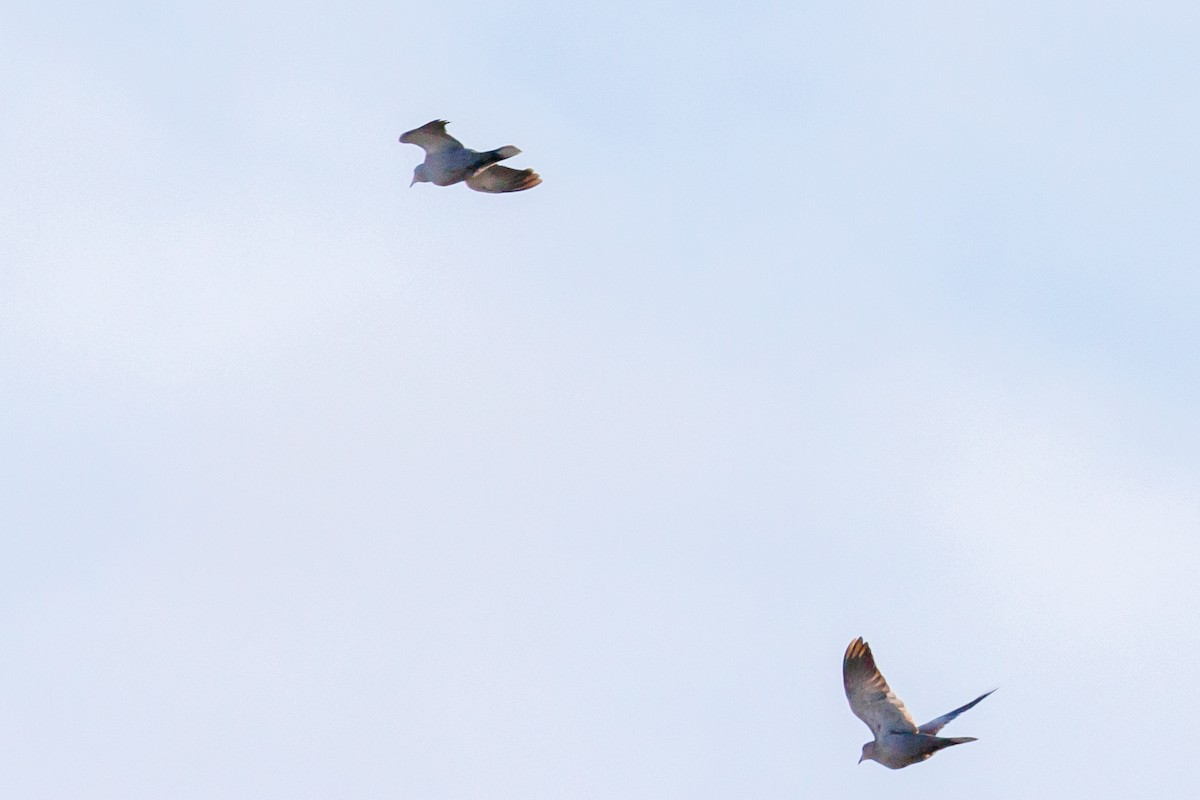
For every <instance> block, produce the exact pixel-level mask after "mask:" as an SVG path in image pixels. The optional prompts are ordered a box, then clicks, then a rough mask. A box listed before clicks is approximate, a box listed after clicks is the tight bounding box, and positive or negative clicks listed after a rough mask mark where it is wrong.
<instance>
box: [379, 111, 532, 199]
mask: <svg viewBox="0 0 1200 800" xmlns="http://www.w3.org/2000/svg"><path fill="white" fill-rule="evenodd" d="M449 124H450V123H448V122H446V121H445V120H444V119H435V120H434V121H433V122H426V123H425V124H424V125H422V126H421V127H419V128H416V129H414V130H411V131H409V132H408V133H405V134H403V135H402V136H401V137H400V141H401V142H403V143H404V144H415V145H417V146H418V147H420V148H421V149H423V150H424V151H425V161H424V163H421V164H417V168H416V169H414V170H413V179H412V183H410V184H409V186H412V185H413V184H415V183H432V184H436V185H437V186H450V185H451V184H454V183H459V182H460V181H466V182H467V186H470V187H471V188H472V189H474V190H475V191H477V192H490V193H493V194H498V193H501V192H521V191H524V190H525V189H532V188H533V187H534V186H537V185H538V184H539V183H541V182H542V179H541V178H540V177H538V174H537V173H536V172H534V171H533V170H531V169H511V168H509V167H502V166H499V165H498V164H497V163H496V162H498V161H503V160H504V159H506V158H512V157H513V156H515V155H517V154H518V153H520V152H521V151H520V150H518V149H517V148H515V147H513V146H512V145H508V146H507V147H501V148H499V149H498V150H488V151H487V152H484V153H477V152H475V151H474V150H471V149H469V148H466V147H463V146H462V143H461V142H459V141H458V140H457V139H455V138H454V137H453V136H451V135H450V134H448V133H446V126H447V125H449Z"/></svg>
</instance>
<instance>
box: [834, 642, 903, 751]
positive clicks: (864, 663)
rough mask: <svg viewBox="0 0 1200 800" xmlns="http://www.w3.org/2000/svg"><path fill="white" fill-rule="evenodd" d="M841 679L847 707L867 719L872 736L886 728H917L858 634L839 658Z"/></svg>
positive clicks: (900, 729)
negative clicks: (840, 658) (841, 657)
mask: <svg viewBox="0 0 1200 800" xmlns="http://www.w3.org/2000/svg"><path fill="white" fill-rule="evenodd" d="M842 681H843V682H844V683H845V685H846V699H847V700H849V701H850V710H851V711H853V712H854V716H856V717H858V718H859V719H861V720H862V721H863V722H865V723H867V727H868V728H870V729H871V732H872V733H873V734H875V738H876V739H879V737H880V736H881V735H883V734H884V733H887V732H888V731H895V732H896V733H916V732H917V723H915V722H913V718H912V715H911V714H909V713H908V709H907V708H905V707H904V703H902V702H900V698H899V697H896V695H895V694H894V693H893V692H892V689H891V687H890V686H888V685H887V681H885V680H884V679H883V676H882V675H880V674H879V670H878V669H877V668H876V666H875V657H874V656H872V655H871V647H870V645H868V644H867V643H866V642H864V641H863V640H862V637H861V636H860V637H858V638H857V639H855V640H854V641H853V642H851V643H850V646H849V647H847V648H846V655H845V657H844V658H843V659H842Z"/></svg>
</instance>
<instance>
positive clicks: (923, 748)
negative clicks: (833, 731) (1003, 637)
mask: <svg viewBox="0 0 1200 800" xmlns="http://www.w3.org/2000/svg"><path fill="white" fill-rule="evenodd" d="M842 680H843V682H844V683H845V684H846V699H847V700H849V701H850V710H851V711H853V712H854V716H856V717H858V718H859V719H861V720H862V721H863V722H865V723H867V727H868V728H870V729H871V733H873V734H875V741H873V742H867V743H866V744H864V745H863V749H862V757H861V758H859V759H858V763H860V764H861V763H862V762H863V761H866V760H868V759H870V760H872V761H878V762H879V763H880V764H883V765H884V766H885V767H887V768H888V769H901V768H902V767H907V766H908V765H909V764H916V763H918V762H920V761H924V760H925V759H927V758H929V757H930V756H931V755H933V754H934V753H936V752H937V751H938V750H941V749H943V748H946V747H950V746H951V745H956V744H965V743H966V742H973V741H975V738H974V737H971V736H959V737H955V738H951V739H943V738H941V737H939V736H937V735H936V734H937V732H938V731H940V730H941V729H942V728H944V727H945V726H946V724H947V723H948V722H950V721H951V720H952V719H954V718H955V717H957V716H958V715H959V714H961V713H962V712H964V711H966V710H967V709H969V708H972V707H973V706H974V705H975V704H976V703H978V702H979V701H980V700H982V699H983V698H985V697H987V696H988V695H989V694H991V693H992V692H994V691H996V690H995V689H992V691H991V692H986V693H984V694H981V695H979V697H976V698H975V699H974V700H972V701H971V702H969V703H967V704H966V705H965V706H963V707H961V708H956V709H954V710H953V711H951V712H950V713H949V714H943V715H942V716H940V717H938V718H937V719H935V720H930V721H929V722H926V723H925V724H924V725H921V726H919V727H918V726H917V723H915V722H914V721H913V718H912V715H911V714H909V713H908V709H907V708H905V707H904V703H902V702H901V701H900V698H899V697H896V695H895V694H894V693H893V692H892V689H891V687H889V686H888V684H887V681H885V680H884V679H883V675H881V674H879V669H878V668H877V667H876V666H875V657H874V656H872V655H871V647H870V646H869V645H868V644H867V643H866V642H864V641H863V640H862V637H861V636H860V637H858V638H857V639H855V640H854V641H853V642H851V643H850V646H849V647H847V648H846V655H845V657H844V658H843V659H842Z"/></svg>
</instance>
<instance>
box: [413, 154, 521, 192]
mask: <svg viewBox="0 0 1200 800" xmlns="http://www.w3.org/2000/svg"><path fill="white" fill-rule="evenodd" d="M520 152H521V151H520V150H518V149H517V148H515V147H512V146H509V147H501V148H500V149H498V150H489V151H488V152H486V153H477V152H475V151H474V150H469V149H467V148H465V147H460V148H458V149H456V150H443V151H442V152H440V153H431V154H429V155H427V156H425V163H423V164H422V165H421V167H422V168H423V172H424V173H425V176H426V178H428V180H429V182H430V183H432V184H434V185H436V186H451V185H453V184H456V183H459V182H460V181H465V180H467V179H469V178H472V177H474V176H475V175H476V174H478V173H479V172H480V171H481V170H485V169H487V168H488V167H490V166H492V165H493V164H495V163H497V162H499V161H503V160H504V159H506V158H512V157H513V156H515V155H517V154H518V153H520Z"/></svg>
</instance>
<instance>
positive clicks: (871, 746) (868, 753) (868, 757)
mask: <svg viewBox="0 0 1200 800" xmlns="http://www.w3.org/2000/svg"><path fill="white" fill-rule="evenodd" d="M874 760H875V743H874V742H867V743H866V744H864V745H863V752H862V755H861V756H860V757H859V759H858V763H860V764H861V763H862V762H864V761H874Z"/></svg>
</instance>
